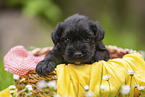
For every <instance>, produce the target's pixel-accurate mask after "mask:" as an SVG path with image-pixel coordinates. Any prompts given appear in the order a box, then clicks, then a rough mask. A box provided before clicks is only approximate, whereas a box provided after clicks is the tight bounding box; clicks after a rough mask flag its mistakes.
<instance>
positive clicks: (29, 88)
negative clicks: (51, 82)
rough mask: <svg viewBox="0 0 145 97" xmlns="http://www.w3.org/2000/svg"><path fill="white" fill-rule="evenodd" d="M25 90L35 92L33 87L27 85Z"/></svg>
mask: <svg viewBox="0 0 145 97" xmlns="http://www.w3.org/2000/svg"><path fill="white" fill-rule="evenodd" d="M25 88H26V89H28V91H32V90H33V88H32V85H26V87H25Z"/></svg>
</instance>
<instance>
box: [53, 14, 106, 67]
mask: <svg viewBox="0 0 145 97" xmlns="http://www.w3.org/2000/svg"><path fill="white" fill-rule="evenodd" d="M103 37H104V30H103V29H102V28H100V27H97V24H96V23H94V22H93V21H90V20H88V18H87V17H85V16H80V15H74V16H71V17H69V18H68V19H66V20H65V21H64V22H63V23H59V24H58V25H57V27H56V29H55V30H54V31H53V32H52V40H53V42H54V44H55V46H58V47H59V48H60V52H61V53H62V56H63V58H64V60H65V61H66V62H69V63H77V64H80V63H85V62H88V61H89V60H91V59H92V57H93V56H94V53H95V51H96V45H97V43H98V42H99V41H101V40H102V39H103Z"/></svg>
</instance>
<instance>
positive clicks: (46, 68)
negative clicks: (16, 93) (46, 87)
mask: <svg viewBox="0 0 145 97" xmlns="http://www.w3.org/2000/svg"><path fill="white" fill-rule="evenodd" d="M55 67H56V65H55V63H54V62H50V61H45V60H43V61H40V62H39V63H38V64H37V66H36V72H37V73H38V74H39V75H46V74H48V73H50V72H52V71H53V70H54V69H55Z"/></svg>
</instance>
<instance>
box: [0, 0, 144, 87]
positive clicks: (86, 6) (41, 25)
mask: <svg viewBox="0 0 145 97" xmlns="http://www.w3.org/2000/svg"><path fill="white" fill-rule="evenodd" d="M144 4H145V0H0V55H1V56H0V90H2V89H4V88H6V87H8V86H9V85H11V84H14V83H13V79H12V74H10V73H9V72H6V71H5V70H4V66H3V56H4V55H5V54H6V53H7V52H8V50H9V49H10V48H12V47H14V46H16V45H24V46H25V47H26V48H27V49H33V48H37V47H47V46H53V43H52V41H51V38H50V34H51V32H52V30H53V29H54V28H55V26H56V24H57V23H58V22H63V21H64V19H65V18H67V17H68V16H71V15H73V14H75V13H79V14H82V15H86V16H88V17H89V18H90V19H92V20H94V21H98V22H99V24H100V25H101V26H102V27H103V28H104V29H105V31H106V36H105V39H104V40H103V41H104V43H105V44H106V45H116V46H119V47H122V48H130V49H135V50H145V45H144V41H145V38H144V36H145V29H144V27H145V19H144V17H145V6H144Z"/></svg>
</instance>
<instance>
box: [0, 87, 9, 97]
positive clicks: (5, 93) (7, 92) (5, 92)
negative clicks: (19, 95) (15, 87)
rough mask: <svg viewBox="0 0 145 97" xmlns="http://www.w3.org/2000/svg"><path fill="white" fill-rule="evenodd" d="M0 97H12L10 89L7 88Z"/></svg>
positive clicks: (0, 93)
mask: <svg viewBox="0 0 145 97" xmlns="http://www.w3.org/2000/svg"><path fill="white" fill-rule="evenodd" d="M0 97H11V96H10V88H6V89H4V90H2V91H1V92H0Z"/></svg>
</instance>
